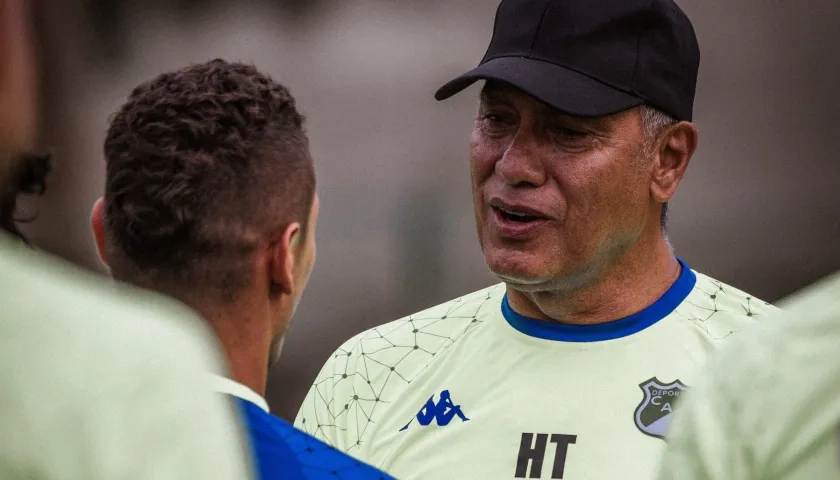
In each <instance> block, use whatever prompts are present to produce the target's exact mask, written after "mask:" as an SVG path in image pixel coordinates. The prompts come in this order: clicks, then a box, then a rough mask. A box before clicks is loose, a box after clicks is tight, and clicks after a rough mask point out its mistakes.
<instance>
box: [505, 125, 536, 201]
mask: <svg viewBox="0 0 840 480" xmlns="http://www.w3.org/2000/svg"><path fill="white" fill-rule="evenodd" d="M496 173H497V174H499V176H500V177H502V179H503V180H504V181H505V182H506V183H507V184H508V185H512V186H533V187H538V186H540V185H542V184H543V183H545V181H546V172H545V168H544V166H543V163H542V161H541V159H540V156H539V146H538V144H537V139H536V138H535V136H534V135H533V134H531V133H530V132H528V131H526V130H520V131H519V132H517V134H516V136H514V137H513V140H512V141H511V143H510V145H509V146H508V148H507V150H505V153H504V154H503V155H502V158H501V159H500V160H499V161H498V162H496Z"/></svg>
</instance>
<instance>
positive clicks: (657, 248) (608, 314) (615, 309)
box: [507, 237, 680, 325]
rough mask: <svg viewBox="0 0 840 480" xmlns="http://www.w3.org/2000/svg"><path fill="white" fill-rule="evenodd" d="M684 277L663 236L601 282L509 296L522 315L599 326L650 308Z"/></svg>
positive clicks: (615, 266)
mask: <svg viewBox="0 0 840 480" xmlns="http://www.w3.org/2000/svg"><path fill="white" fill-rule="evenodd" d="M640 243H641V242H640ZM679 275H680V264H679V262H678V261H677V259H676V258H675V257H674V254H673V252H672V251H671V249H670V247H669V246H668V244H667V242H666V240H665V238H664V237H660V241H657V242H653V245H651V247H650V248H647V249H645V248H644V244H642V245H639V244H637V246H636V248H632V249H630V250H629V251H627V252H625V253H624V254H623V255H622V256H621V257H620V258H619V259H618V261H617V262H615V263H613V264H611V265H610V266H609V267H607V268H606V269H605V270H604V271H603V272H601V275H599V278H598V279H597V280H596V281H595V282H592V283H590V284H588V285H586V286H584V287H582V288H579V289H577V290H574V291H572V292H562V293H560V292H557V291H544V292H521V291H518V290H514V289H513V288H511V287H510V286H508V288H507V294H508V301H509V302H510V305H511V307H512V308H513V310H514V311H516V312H517V313H519V314H521V315H525V316H527V317H530V318H534V319H537V320H545V321H551V322H560V323H564V324H569V325H596V324H600V323H606V322H611V321H614V320H619V319H622V318H624V317H627V316H630V315H632V314H634V313H637V312H640V311H642V310H644V309H645V308H647V307H649V306H650V305H652V304H653V303H654V302H655V301H656V300H657V299H659V298H660V297H661V296H662V295H663V294H664V293H665V292H666V291H668V289H669V288H670V287H671V285H673V284H674V282H675V281H676V280H677V278H679Z"/></svg>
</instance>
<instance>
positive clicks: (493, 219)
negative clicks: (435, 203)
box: [470, 83, 658, 291]
mask: <svg viewBox="0 0 840 480" xmlns="http://www.w3.org/2000/svg"><path fill="white" fill-rule="evenodd" d="M643 138H644V137H643V130H642V124H641V117H640V114H639V113H638V111H637V110H635V109H634V110H630V111H627V112H623V113H619V114H616V115H611V116H608V117H601V118H591V119H590V118H579V117H571V116H568V115H563V114H561V113H560V112H559V111H557V110H555V109H552V108H551V107H548V106H546V105H544V104H542V103H540V102H539V101H538V100H536V99H534V98H533V97H530V96H529V95H527V94H525V93H523V92H522V91H520V90H518V89H515V88H513V87H508V86H503V85H497V84H491V83H488V85H487V86H486V87H485V89H484V91H483V92H482V99H481V106H480V109H479V114H478V117H477V118H476V121H475V124H474V127H473V133H472V136H471V138H470V154H471V155H470V157H471V158H470V167H471V172H472V185H473V201H474V205H475V216H476V223H477V227H478V235H479V241H480V243H481V247H482V250H483V251H484V257H485V260H486V262H487V264H488V266H489V267H490V270H491V271H493V273H495V274H496V275H497V276H499V277H500V278H502V279H503V280H504V281H505V282H507V283H508V284H509V285H511V286H512V287H514V288H516V289H518V290H525V291H540V290H547V289H565V288H579V287H580V286H583V285H584V284H587V283H588V282H591V281H593V280H594V278H593V277H594V276H597V275H598V274H599V272H601V271H603V269H604V268H605V267H606V266H608V265H610V264H611V263H612V262H613V261H614V260H615V259H616V258H617V257H618V256H619V255H621V254H622V253H624V252H625V251H626V250H627V249H629V248H630V247H631V246H632V245H633V244H634V243H635V242H636V240H637V239H638V238H639V236H640V235H641V233H642V231H643V229H644V227H645V225H646V223H647V222H648V221H650V218H649V217H650V216H651V199H650V194H649V191H650V190H649V188H650V172H651V162H649V161H647V160H645V159H644V158H643V150H644V148H643ZM655 221H657V222H658V218H657V219H655Z"/></svg>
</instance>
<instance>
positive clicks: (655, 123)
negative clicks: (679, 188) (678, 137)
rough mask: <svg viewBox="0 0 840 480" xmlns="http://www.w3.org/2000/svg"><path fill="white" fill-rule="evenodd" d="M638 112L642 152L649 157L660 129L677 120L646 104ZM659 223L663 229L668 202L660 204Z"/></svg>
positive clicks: (674, 123)
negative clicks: (642, 135)
mask: <svg viewBox="0 0 840 480" xmlns="http://www.w3.org/2000/svg"><path fill="white" fill-rule="evenodd" d="M639 113H641V115H642V131H643V133H644V139H643V142H644V144H643V145H642V153H643V155H644V157H645V158H649V157H650V156H651V155H653V153H654V149H655V148H656V142H657V140H659V135H660V134H661V133H662V131H663V130H665V129H666V128H668V127H670V126H672V125H676V124H677V123H678V122H679V121H678V120H677V119H676V118H674V117H672V116H671V115H668V114H667V113H665V112H663V111H662V110H659V109H658V108H655V107H651V106H648V105H642V106H641V107H639ZM659 223H660V224H661V225H662V230H665V227H666V225H667V224H668V202H665V203H663V204H662V216H661V217H660V219H659Z"/></svg>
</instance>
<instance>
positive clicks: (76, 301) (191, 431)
mask: <svg viewBox="0 0 840 480" xmlns="http://www.w3.org/2000/svg"><path fill="white" fill-rule="evenodd" d="M29 5H30V2H29V1H28V0H0V225H2V231H0V265H2V267H0V385H2V388H0V431H2V432H3V433H4V435H5V439H4V440H3V441H2V442H0V478H2V479H4V480H14V479H32V478H38V479H45V480H46V479H64V480H69V479H75V480H105V479H109V480H110V479H115V478H120V479H126V480H128V479H137V480H141V479H143V480H148V479H158V480H176V479H177V480H183V479H188V478H202V479H218V480H241V479H245V478H250V474H251V469H250V466H249V464H248V461H247V457H246V450H245V448H244V443H243V432H242V429H241V427H240V426H239V423H238V417H237V415H236V410H235V409H234V408H233V406H232V405H231V404H230V402H228V401H226V400H225V399H223V398H220V397H219V396H218V395H214V394H212V393H211V392H209V391H208V390H207V389H202V388H200V387H199V385H200V383H201V381H202V379H203V378H206V376H207V374H208V372H222V371H223V367H222V365H223V364H222V361H221V357H220V355H219V354H218V351H217V350H216V346H215V344H214V343H213V340H212V336H210V335H209V332H207V330H206V328H204V326H203V325H202V324H201V323H200V321H198V320H196V318H195V316H194V315H193V314H192V313H191V312H189V311H188V310H186V309H184V308H182V307H180V306H177V305H175V304H174V303H173V302H171V301H170V300H168V299H165V298H163V297H160V296H157V295H151V294H147V293H145V292H140V291H134V289H126V288H119V287H117V286H116V285H115V284H114V282H112V281H110V280H107V279H104V278H96V277H95V276H93V275H92V274H89V273H86V272H83V271H81V270H79V269H77V268H76V267H73V266H71V265H69V264H66V263H65V262H63V261H61V260H59V259H57V258H54V257H52V256H50V255H47V254H43V253H39V252H37V251H35V250H34V249H32V248H30V247H29V246H28V245H27V244H26V241H25V240H24V239H23V237H22V236H21V234H20V231H19V228H18V225H17V223H16V221H15V204H16V200H17V198H18V197H19V195H21V194H40V193H42V192H43V190H44V184H45V178H46V176H47V174H48V173H49V170H50V168H49V167H50V159H49V157H47V156H41V155H35V154H30V153H28V152H31V151H32V147H33V144H34V137H35V131H36V125H37V114H36V112H37V102H36V92H37V83H38V82H37V78H38V71H37V67H36V65H37V62H36V59H35V56H34V48H33V45H32V40H33V39H32V36H31V32H30V28H31V26H30V20H29V18H30V17H29V15H30V12H29V9H28V7H29Z"/></svg>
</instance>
